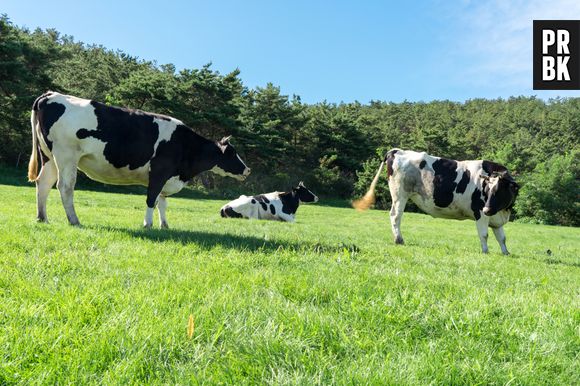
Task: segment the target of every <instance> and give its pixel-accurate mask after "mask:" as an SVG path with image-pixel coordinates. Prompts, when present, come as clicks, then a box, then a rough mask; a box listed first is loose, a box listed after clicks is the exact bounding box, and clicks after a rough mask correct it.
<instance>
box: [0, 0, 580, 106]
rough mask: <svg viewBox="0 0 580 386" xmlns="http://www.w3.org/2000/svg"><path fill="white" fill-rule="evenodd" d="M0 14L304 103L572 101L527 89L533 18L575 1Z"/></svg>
mask: <svg viewBox="0 0 580 386" xmlns="http://www.w3.org/2000/svg"><path fill="white" fill-rule="evenodd" d="M0 13H6V14H7V15H8V16H9V17H10V19H11V20H12V22H14V23H15V24H16V25H18V26H24V27H27V28H30V29H34V28H36V27H41V28H55V29H57V30H58V31H60V32H61V33H63V34H67V35H72V36H74V38H75V40H78V41H82V42H85V43H96V44H102V45H104V46H105V47H107V48H110V49H119V50H122V51H124V52H126V53H128V54H131V55H133V56H137V57H139V58H141V59H146V60H156V61H157V62H158V63H159V64H164V63H173V64H175V65H176V66H177V68H178V69H181V68H199V67H201V66H202V65H204V64H206V63H208V62H212V63H213V66H212V68H213V69H215V70H218V71H220V72H221V73H227V72H230V71H232V70H234V69H235V68H239V69H240V70H241V78H242V80H243V82H244V84H245V85H246V86H248V87H250V88H253V87H256V86H263V85H265V84H266V83H267V82H272V83H274V84H275V85H278V86H280V87H281V90H282V93H284V94H287V95H293V94H296V95H299V96H300V97H301V98H302V100H303V101H305V102H308V103H315V102H321V101H323V100H326V101H328V102H341V101H344V102H352V101H355V100H357V101H359V102H362V103H368V102H369V101H370V100H382V101H393V102H400V101H403V100H409V101H430V100H434V99H450V100H455V101H464V100H466V99H472V98H497V97H503V98H506V97H509V96H512V95H514V96H515V95H537V96H539V97H542V98H549V97H555V96H563V97H570V96H580V92H579V91H557V92H556V91H543V92H541V91H534V90H533V89H532V20H534V19H580V1H578V0H555V1H547V0H542V1H539V0H531V1H501V0H494V1H467V0H465V1H456V0H449V1H439V0H434V1H422V2H403V1H400V2H394V1H393V2H390V1H305V0H304V1H303V0H294V1H285V2H282V1H275V0H271V1H266V0H263V1H253V0H247V1H241V0H240V1H186V0H183V1H182V0H180V1H169V0H167V1H165V2H150V1H122V0H118V1H109V0H100V1H96V2H95V1H93V2H79V1H56V0H55V1H51V2H46V1H43V2H40V1H22V0H3V2H2V6H1V7H0Z"/></svg>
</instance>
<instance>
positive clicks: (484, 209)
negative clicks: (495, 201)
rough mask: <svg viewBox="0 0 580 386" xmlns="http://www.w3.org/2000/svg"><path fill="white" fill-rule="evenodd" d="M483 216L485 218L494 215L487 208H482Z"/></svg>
mask: <svg viewBox="0 0 580 386" xmlns="http://www.w3.org/2000/svg"><path fill="white" fill-rule="evenodd" d="M483 214H484V215H486V216H493V215H494V214H495V213H493V210H492V209H491V208H490V207H489V206H486V207H485V208H483Z"/></svg>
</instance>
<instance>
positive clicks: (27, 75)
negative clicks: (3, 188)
mask: <svg viewBox="0 0 580 386" xmlns="http://www.w3.org/2000/svg"><path fill="white" fill-rule="evenodd" d="M46 90H53V91H59V92H62V93H66V94H71V95H76V96H79V97H84V98H88V99H94V100H98V101H105V102H107V103H109V104H113V105H121V106H126V107H130V108H137V109H142V110H145V111H154V112H157V113H161V114H167V115H171V116H174V117H176V118H178V119H180V120H182V121H183V122H184V123H186V124H187V125H188V126H190V127H192V128H193V129H194V130H195V131H196V132H198V133H199V134H201V135H204V136H206V137H208V138H212V139H218V138H221V137H222V136H225V135H230V134H231V135H233V140H232V143H233V144H234V145H235V146H236V149H237V150H238V151H239V152H240V154H241V155H242V156H243V159H244V160H245V161H246V163H247V164H248V165H250V166H251V167H252V175H251V176H250V178H248V180H247V182H245V183H244V185H243V186H242V185H239V184H238V183H235V182H233V181H229V180H227V179H220V178H215V177H214V176H212V175H210V174H203V175H202V176H200V177H199V178H198V179H196V181H195V182H194V184H196V185H197V187H198V188H200V189H207V190H209V191H214V192H222V194H226V195H229V196H231V195H233V194H237V193H239V192H243V193H259V192H265V191H270V190H283V189H286V188H288V187H289V186H291V185H294V184H296V183H297V182H298V181H299V180H303V181H304V182H305V183H306V185H307V186H308V187H309V188H311V189H312V190H313V191H315V192H317V193H319V194H320V195H322V196H327V197H340V198H353V197H355V196H360V195H362V194H364V192H365V190H366V189H367V187H368V185H369V184H370V181H371V179H372V176H373V174H374V173H375V172H376V168H377V167H378V164H379V163H380V161H381V159H382V156H383V155H384V154H385V153H386V151H388V150H389V149H390V148H393V147H399V148H403V149H413V150H417V151H426V152H427V153H429V154H433V155H438V156H445V157H449V158H454V159H480V158H484V159H489V160H493V161H496V162H499V163H502V164H504V165H505V166H507V167H508V168H509V169H510V170H511V171H512V172H514V173H515V174H516V178H517V179H518V181H520V182H521V185H522V189H521V193H520V196H519V198H518V201H517V206H516V216H517V217H518V218H519V219H520V220H522V221H533V222H541V223H547V224H561V225H574V226H578V225H579V224H580V203H579V201H580V200H579V197H580V188H579V180H580V167H579V166H578V165H579V163H578V161H579V157H580V147H579V137H580V98H558V99H551V100H549V101H544V100H542V99H538V98H535V97H511V98H509V99H494V100H488V99H472V100H468V101H466V102H461V103H460V102H453V101H448V100H441V101H432V102H407V101H405V102H402V103H392V102H381V101H371V102H370V103H368V104H361V103H358V102H354V103H339V104H336V103H327V102H320V103H315V104H306V103H303V102H302V101H301V100H300V97H299V96H292V97H290V96H287V95H283V94H282V93H281V92H280V88H279V87H277V86H275V85H274V84H272V83H268V84H266V85H265V86H263V87H256V88H248V87H247V86H245V85H244V83H243V82H242V79H241V77H240V71H239V70H237V69H236V70H234V71H232V72H230V73H228V74H221V73H220V72H218V71H215V70H213V69H212V67H211V64H207V65H205V66H203V67H202V68H200V69H183V70H179V71H178V70H177V69H176V68H175V66H174V65H172V64H161V65H160V64H158V63H156V62H154V61H148V60H143V59H139V58H137V57H134V56H131V55H130V54H127V53H125V52H122V51H113V50H110V49H107V48H106V47H103V46H101V45H87V44H84V43H82V42H78V41H75V40H74V38H73V37H71V36H68V35H63V34H61V33H60V32H58V31H56V30H53V29H47V30H41V29H36V30H34V31H30V30H28V29H25V28H21V27H18V26H16V25H14V24H13V23H12V22H11V21H10V19H9V18H8V17H7V16H6V15H3V16H1V17H0V135H1V136H2V141H0V162H1V163H3V164H8V165H18V166H22V165H24V164H26V163H27V160H28V156H29V154H30V146H31V145H30V123H29V121H30V108H31V105H32V102H33V101H34V99H35V98H36V97H37V96H38V95H40V94H41V93H43V92H44V91H46ZM377 193H378V201H377V206H379V207H383V208H386V207H388V206H389V205H390V197H389V194H388V189H387V186H386V178H383V179H382V180H381V183H380V184H379V186H378V189H377Z"/></svg>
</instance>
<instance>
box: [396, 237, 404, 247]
mask: <svg viewBox="0 0 580 386" xmlns="http://www.w3.org/2000/svg"><path fill="white" fill-rule="evenodd" d="M395 244H398V245H403V244H405V242H404V241H403V238H402V237H397V238H396V239H395Z"/></svg>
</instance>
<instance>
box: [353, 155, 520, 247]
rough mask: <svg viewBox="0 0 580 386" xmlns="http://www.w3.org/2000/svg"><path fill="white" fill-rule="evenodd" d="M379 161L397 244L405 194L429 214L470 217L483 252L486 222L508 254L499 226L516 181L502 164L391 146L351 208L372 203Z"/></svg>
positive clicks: (506, 215) (505, 216)
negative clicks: (384, 171) (385, 175)
mask: <svg viewBox="0 0 580 386" xmlns="http://www.w3.org/2000/svg"><path fill="white" fill-rule="evenodd" d="M385 164H386V165H387V173H388V175H389V190H390V191H391V198H392V200H393V203H392V206H391V225H392V229H393V235H394V237H395V243H397V244H403V237H402V236H401V230H400V226H401V217H402V216H403V211H404V209H405V205H406V204H407V200H408V199H409V198H410V199H411V201H413V202H414V203H415V204H416V205H417V206H418V207H419V208H420V209H421V210H423V211H424V212H426V213H428V214H430V215H431V216H433V217H443V218H451V219H458V220H464V219H472V220H475V223H476V226H477V232H478V234H479V239H480V240H481V249H482V251H483V253H487V229H488V226H490V227H491V228H492V229H493V233H494V235H495V238H496V239H497V241H498V243H499V245H500V247H501V251H502V253H503V254H504V255H507V254H508V250H507V248H506V245H505V241H506V237H505V233H504V230H503V225H504V224H505V223H507V222H508V221H509V217H510V212H511V211H510V209H511V208H512V206H513V205H514V202H515V199H516V196H517V194H518V190H519V186H518V184H517V183H516V182H515V181H514V179H513V178H512V177H511V176H510V174H509V173H508V171H507V169H506V168H505V167H504V166H502V165H500V164H497V163H495V162H491V161H482V160H478V161H455V160H450V159H445V158H440V157H435V156H431V155H428V154H426V153H418V152H415V151H411V150H400V149H393V150H391V151H389V152H388V153H387V155H386V157H385V159H384V161H383V162H382V163H381V165H380V167H379V171H378V172H377V174H376V176H375V179H374V180H373V183H372V184H371V187H370V189H369V191H368V192H367V194H366V195H365V197H364V198H363V199H362V200H359V201H357V202H355V203H354V204H353V205H354V206H355V208H357V209H361V210H363V209H367V208H368V207H369V206H370V205H371V204H372V203H373V201H374V187H375V185H376V183H377V181H378V178H379V175H380V173H381V171H382V169H383V167H384V165H385Z"/></svg>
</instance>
